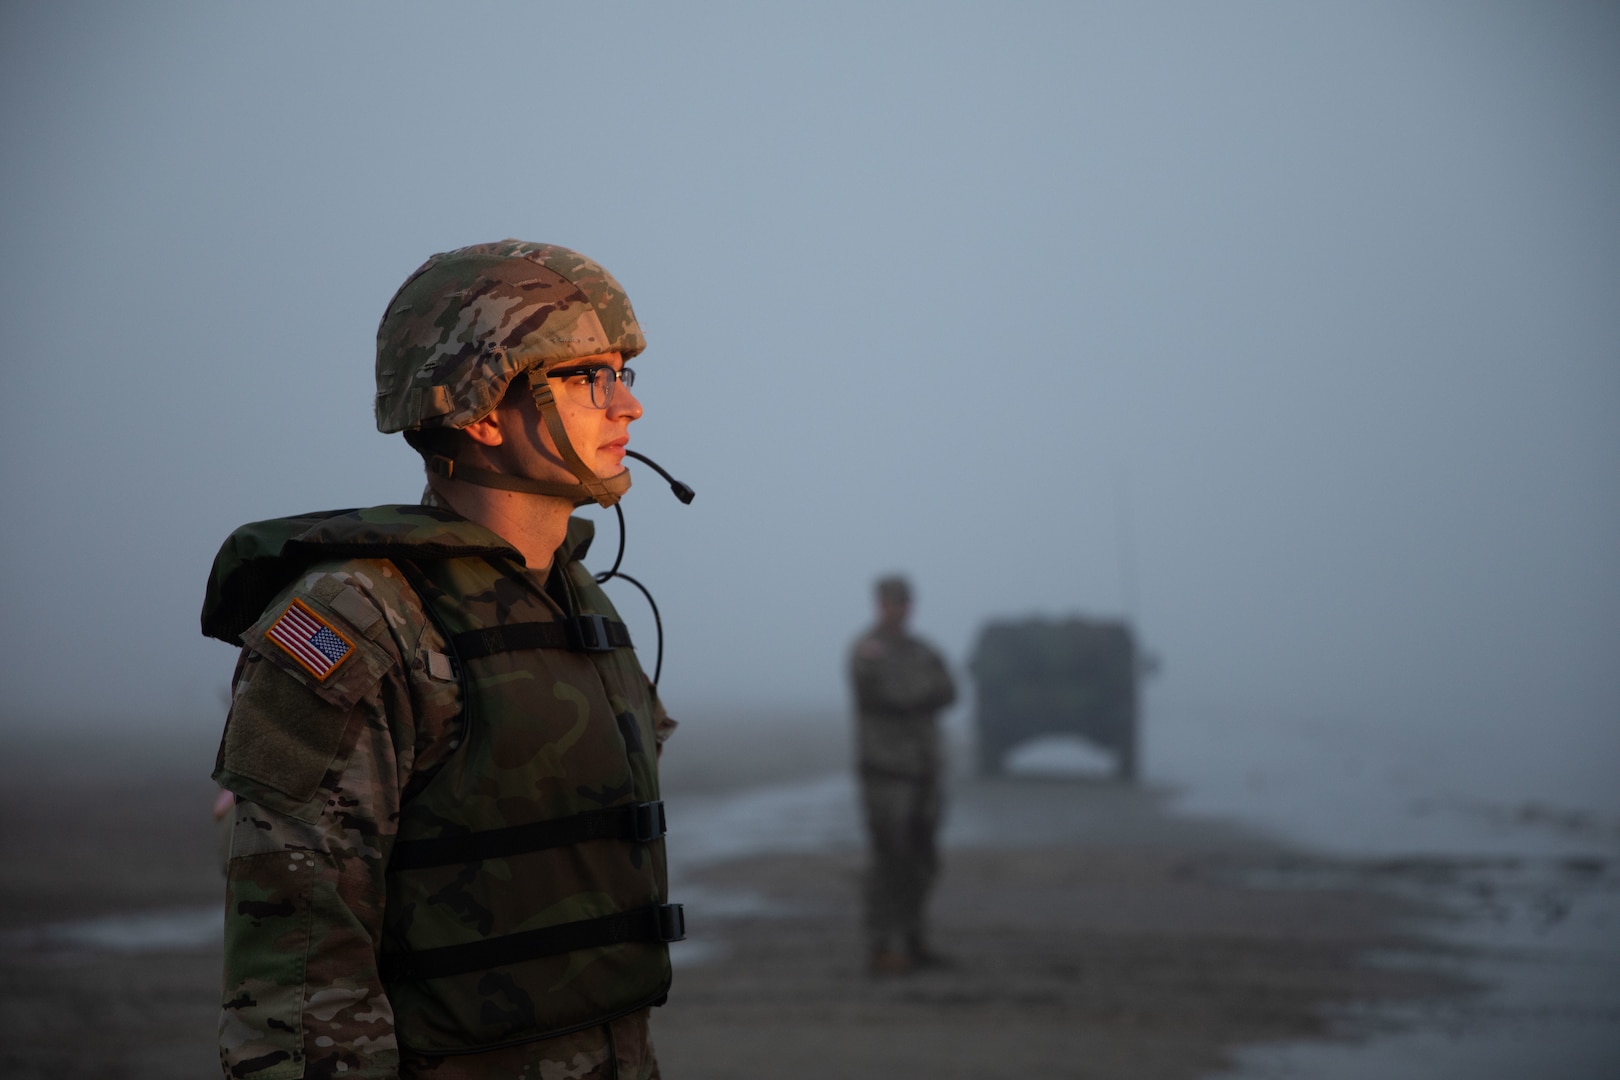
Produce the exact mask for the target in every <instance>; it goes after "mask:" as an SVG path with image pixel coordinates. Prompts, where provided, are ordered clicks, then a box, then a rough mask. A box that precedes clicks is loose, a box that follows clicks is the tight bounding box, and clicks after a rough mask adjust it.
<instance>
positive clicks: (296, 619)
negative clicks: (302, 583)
mask: <svg viewBox="0 0 1620 1080" xmlns="http://www.w3.org/2000/svg"><path fill="white" fill-rule="evenodd" d="M265 636H266V637H268V638H269V639H270V640H271V641H273V642H275V643H276V644H277V645H280V646H281V647H282V648H283V649H285V650H286V652H287V655H288V656H291V657H292V658H293V659H294V660H296V661H298V663H299V664H301V665H302V666H303V667H304V669H305V670H306V671H308V672H309V673H310V674H311V675H313V676H315V677H316V678H317V679H320V680H322V681H324V680H325V679H326V677H327V676H328V675H330V674H332V672H334V671H336V670H337V669H338V667H339V665H341V664H342V663H343V661H345V660H347V659H348V658H349V657H350V656H352V655H354V642H352V641H350V640H349V639H348V638H346V637H344V636H343V635H342V634H341V633H340V632H339V631H338V630H337V628H336V627H334V626H333V625H332V624H331V623H329V622H327V621H326V620H325V619H323V618H321V616H320V615H318V614H316V613H315V611H314V609H313V608H311V607H310V606H309V605H307V604H305V603H304V602H303V601H302V600H299V599H297V598H296V597H294V599H293V601H292V603H290V604H288V605H287V610H286V611H284V612H282V613H281V618H279V619H277V620H276V621H275V622H274V623H271V624H270V629H268V630H266V631H265Z"/></svg>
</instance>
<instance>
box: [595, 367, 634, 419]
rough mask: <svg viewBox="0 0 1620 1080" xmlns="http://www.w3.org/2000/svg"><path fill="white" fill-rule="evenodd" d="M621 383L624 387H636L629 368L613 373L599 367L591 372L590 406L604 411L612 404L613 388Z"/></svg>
mask: <svg viewBox="0 0 1620 1080" xmlns="http://www.w3.org/2000/svg"><path fill="white" fill-rule="evenodd" d="M621 382H622V383H624V385H625V386H634V385H636V373H635V372H634V371H631V370H630V369H629V368H625V369H624V370H622V371H614V370H613V369H612V368H610V367H599V368H597V369H596V370H595V371H593V372H591V405H592V406H594V407H595V408H598V409H605V408H607V407H608V406H609V405H611V404H613V390H614V387H615V386H617V385H618V384H619V383H621Z"/></svg>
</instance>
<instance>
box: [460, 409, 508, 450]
mask: <svg viewBox="0 0 1620 1080" xmlns="http://www.w3.org/2000/svg"><path fill="white" fill-rule="evenodd" d="M500 412H501V410H499V409H494V410H492V411H491V412H490V413H489V415H488V416H483V417H480V418H479V419H477V420H474V421H473V422H472V423H470V424H468V425H467V426H466V427H464V428H462V429H461V431H462V434H464V435H466V436H467V438H469V439H471V440H472V441H473V442H475V443H478V444H480V445H482V446H499V445H501V443H503V442H505V441H506V436H505V434H504V433H503V431H502V424H501V416H500Z"/></svg>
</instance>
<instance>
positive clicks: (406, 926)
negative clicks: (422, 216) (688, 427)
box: [203, 240, 681, 1080]
mask: <svg viewBox="0 0 1620 1080" xmlns="http://www.w3.org/2000/svg"><path fill="white" fill-rule="evenodd" d="M644 344H645V343H644V341H643V338H642V334H641V329H640V327H639V325H638V324H637V322H636V318H635V314H634V312H633V311H632V310H631V307H630V304H629V301H628V299H627V298H626V296H625V295H624V291H623V290H622V289H621V288H620V287H619V284H618V282H616V281H615V280H614V279H613V278H612V277H611V276H610V275H609V274H608V273H607V272H606V271H605V270H604V269H602V267H600V266H598V265H597V264H596V263H594V262H592V261H591V260H590V259H587V258H585V257H583V256H581V255H579V254H578V253H576V252H573V251H569V250H568V249H566V248H560V247H554V246H551V245H545V244H530V243H523V242H519V241H510V240H509V241H504V242H501V243H495V244H484V245H478V246H475V247H468V248H461V249H459V250H456V251H451V252H447V253H444V254H441V255H435V256H434V257H433V258H431V259H429V260H428V261H427V262H426V263H425V264H424V265H423V266H422V267H421V268H420V269H418V270H417V271H416V272H415V273H414V274H413V275H411V277H410V278H409V279H407V280H406V282H405V284H404V285H402V286H401V287H400V289H399V291H398V293H396V294H395V296H394V298H393V300H392V302H391V303H390V304H389V305H388V308H387V311H386V312H385V314H384V316H383V319H382V322H381V325H380V326H379V328H378V334H377V399H376V416H377V426H378V428H379V429H380V430H382V431H384V432H396V431H403V432H404V433H405V438H406V440H407V441H408V442H409V443H410V444H411V446H413V447H414V448H415V449H416V450H417V451H418V452H419V453H421V454H422V456H423V458H424V460H425V463H426V466H427V471H428V490H427V492H426V494H425V496H424V499H423V503H422V505H411V506H380V507H373V508H370V509H366V510H354V511H339V512H335V513H324V514H311V515H307V516H305V517H301V518H289V519H281V520H277V521H266V522H259V523H256V524H253V525H247V526H243V527H242V528H241V529H238V530H237V531H236V532H235V533H234V534H233V535H232V536H231V538H230V539H229V540H227V541H226V544H225V546H224V547H223V548H222V550H221V552H220V555H219V557H218V559H217V560H216V562H215V566H214V573H213V576H212V578H211V580H210V582H209V591H208V600H207V602H206V605H205V607H204V611H203V629H204V632H205V633H208V634H210V635H211V636H215V637H219V638H220V639H222V640H226V641H232V642H233V643H239V644H241V645H242V652H241V656H240V660H239V661H238V664H237V671H236V677H235V682H234V688H233V698H232V704H231V711H230V716H229V719H228V721H227V725H226V729H225V735H224V738H223V740H222V743H221V746H220V752H219V759H218V765H217V769H216V772H215V778H216V779H217V780H218V781H219V783H220V784H221V785H222V786H224V787H225V788H228V789H229V790H230V791H231V792H234V793H235V796H236V803H235V807H234V810H233V813H234V815H235V826H234V833H233V838H232V845H231V857H230V863H229V871H228V887H227V888H228V892H227V896H228V907H227V912H226V927H225V991H224V994H225V996H224V1009H223V1012H222V1016H221V1022H220V1057H221V1061H222V1063H223V1066H224V1070H225V1074H226V1076H228V1077H236V1078H254V1080H282V1078H289V1077H306V1076H307V1077H336V1076H342V1077H368V1078H370V1077H382V1078H394V1077H432V1078H435V1080H464V1078H465V1080H471V1078H474V1077H477V1078H484V1077H494V1076H510V1077H517V1076H523V1077H534V1078H539V1077H553V1076H555V1077H563V1076H566V1077H570V1078H582V1077H588V1078H598V1077H603V1078H606V1077H624V1078H627V1080H628V1078H647V1077H655V1076H657V1075H658V1066H657V1062H656V1060H655V1057H654V1054H653V1048H652V1044H651V1041H650V1039H649V1036H648V1009H649V1007H650V1006H653V1005H657V1004H661V1003H662V1001H663V999H664V997H665V994H666V993H667V991H668V988H669V983H670V967H669V950H668V945H667V942H668V941H671V940H677V939H678V938H679V937H680V936H681V918H680V915H681V912H680V909H679V906H678V905H672V904H670V903H669V902H668V897H667V895H666V874H665V865H664V845H663V839H662V836H663V829H664V827H663V804H662V803H661V802H660V801H659V793H658V765H657V751H658V749H659V748H660V747H661V744H662V741H663V739H664V737H665V736H666V735H667V734H668V732H669V731H670V730H671V729H672V728H673V727H674V723H673V721H670V720H669V719H668V718H667V717H666V716H665V714H664V712H663V709H662V707H661V706H660V704H659V701H658V697H657V692H656V689H655V688H654V686H653V684H652V683H651V682H650V681H649V680H648V678H647V677H646V675H645V674H644V673H643V672H642V669H641V667H640V665H639V664H638V662H637V660H636V655H635V653H634V652H633V651H632V650H631V649H630V648H629V647H628V646H629V636H628V633H627V632H626V630H625V628H624V626H623V624H622V623H621V622H619V620H618V616H617V613H616V612H615V611H614V609H613V605H612V604H611V603H610V602H609V601H608V599H607V597H606V596H605V595H604V594H603V592H602V590H601V589H600V588H599V586H598V582H597V580H596V579H595V578H593V576H592V574H591V573H590V572H588V571H587V570H586V569H585V568H584V566H583V565H582V563H581V562H580V559H581V558H582V557H583V556H584V554H585V552H586V549H587V548H588V546H589V545H590V542H591V538H592V528H591V525H590V523H589V522H586V521H584V520H579V519H572V518H571V517H570V514H571V512H572V510H573V509H574V507H576V506H579V505H583V504H585V503H588V502H592V501H594V502H597V503H599V504H601V505H603V506H610V505H613V504H614V503H615V502H616V501H617V499H618V498H619V496H620V495H622V494H623V493H624V491H625V490H626V489H627V488H628V487H629V482H630V477H629V473H628V472H627V471H626V470H625V468H624V465H623V458H624V456H625V454H626V452H627V450H626V446H627V444H628V441H629V436H628V428H629V425H630V423H631V422H632V421H634V420H636V419H637V418H638V417H640V416H641V414H642V408H641V404H640V402H639V401H637V399H636V398H635V396H634V395H633V394H632V393H631V383H632V377H633V373H632V371H631V370H630V369H629V368H626V367H625V366H624V364H625V361H627V360H629V359H630V358H631V357H633V356H635V355H636V354H637V353H639V352H641V350H642V348H643V347H644Z"/></svg>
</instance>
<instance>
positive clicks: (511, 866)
mask: <svg viewBox="0 0 1620 1080" xmlns="http://www.w3.org/2000/svg"><path fill="white" fill-rule="evenodd" d="M590 529H591V526H590V523H589V522H584V521H577V520H576V521H571V522H570V523H569V538H568V541H567V542H565V543H564V545H563V547H562V548H561V549H560V550H559V553H558V567H557V569H555V570H554V572H553V575H552V578H551V581H550V582H549V583H548V585H547V589H546V590H545V591H542V590H541V589H540V588H539V586H538V582H537V581H536V579H535V578H534V576H533V575H530V574H527V573H525V572H524V570H523V568H522V566H521V564H519V563H518V562H517V561H516V554H515V552H513V551H512V549H511V548H510V547H508V546H507V545H506V544H505V543H504V542H502V541H501V540H500V538H499V537H497V536H495V535H494V534H493V533H490V532H488V531H487V530H485V529H483V528H482V527H480V526H477V525H474V524H472V523H470V522H467V521H465V520H463V519H461V518H459V517H457V516H456V515H454V514H451V513H449V512H447V511H442V510H437V509H433V508H429V507H416V506H410V507H405V506H399V507H376V508H373V509H371V510H359V511H340V512H336V513H335V514H332V515H326V514H317V515H308V516H306V517H302V518H288V519H280V520H278V521H273V522H261V523H258V524H257V525H253V526H244V528H243V529H241V530H238V533H237V534H236V535H234V536H233V537H232V540H231V541H230V542H227V545H226V549H225V550H224V551H222V552H221V555H220V559H221V560H222V561H227V562H228V561H230V560H231V559H233V558H234V559H235V560H236V561H237V563H239V565H237V566H235V567H233V568H226V569H227V572H225V573H221V569H222V568H221V567H220V566H219V565H218V564H216V574H215V578H214V581H213V582H212V583H211V585H210V600H209V605H208V606H207V607H205V609H204V632H205V633H209V634H210V635H211V636H215V637H221V638H222V639H223V638H224V637H225V634H224V632H225V631H229V630H230V629H231V627H232V626H234V625H235V623H236V622H239V621H240V619H241V617H242V615H241V613H243V612H246V611H247V610H250V609H251V608H252V606H253V604H254V603H255V602H257V598H258V597H259V596H262V595H263V591H264V590H265V589H266V588H270V587H271V586H272V585H275V587H276V588H280V587H281V586H280V585H276V584H275V583H276V582H281V583H282V584H284V583H285V582H287V581H290V580H291V578H292V576H293V575H295V574H296V573H297V572H298V571H299V569H301V568H302V567H305V566H308V565H309V564H310V563H311V562H313V561H316V560H318V559H323V558H331V557H362V558H386V559H389V560H391V561H393V563H394V564H395V565H396V566H397V567H398V568H399V569H400V571H401V572H402V573H403V574H404V575H405V577H406V579H407V580H409V581H410V582H411V584H412V586H413V587H414V588H415V590H416V592H417V593H418V595H419V596H420V598H421V600H422V603H423V606H424V608H425V609H426V610H427V611H428V613H429V615H430V617H431V618H432V619H433V621H434V622H435V623H437V624H438V627H439V629H440V631H441V633H443V635H444V637H445V640H446V642H447V643H448V645H449V649H450V653H451V656H452V662H453V664H454V665H455V667H456V669H457V674H458V677H459V679H460V682H461V686H462V702H463V708H462V715H461V738H460V739H459V746H457V748H456V751H455V753H454V754H453V755H452V756H451V757H450V758H449V759H448V760H447V761H446V762H445V763H444V764H443V765H442V766H441V767H440V768H439V769H438V771H437V772H435V773H434V774H433V775H432V777H431V778H429V779H427V780H426V782H425V783H422V782H421V781H420V780H418V781H417V782H416V783H413V785H412V787H413V794H411V796H410V797H409V800H408V801H407V802H406V804H405V806H404V807H403V809H402V811H401V815H400V822H399V831H398V834H397V837H396V840H395V843H394V847H393V851H392V853H391V856H390V860H389V865H388V895H387V905H386V909H385V914H384V941H383V946H382V954H381V967H382V976H383V980H384V982H385V983H386V984H387V988H388V996H389V999H390V1001H391V1002H392V1004H393V1009H394V1022H395V1030H396V1033H397V1035H398V1037H399V1041H400V1043H401V1045H402V1046H403V1047H405V1048H408V1049H409V1050H412V1051H415V1052H418V1053H426V1054H457V1053H471V1052H475V1051H480V1050H487V1049H492V1048H495V1047H500V1046H507V1045H512V1044H516V1043H522V1042H527V1041H531V1040H534V1039H542V1038H549V1037H552V1036H556V1035H561V1034H565V1033H567V1032H570V1031H576V1030H579V1029H581V1028H585V1027H590V1026H593V1025H596V1024H600V1023H603V1022H604V1021H606V1020H609V1019H611V1018H613V1017H616V1016H621V1015H624V1014H626V1013H630V1012H633V1011H635V1010H638V1009H641V1008H645V1007H646V1006H648V1005H652V1004H657V1003H660V1002H661V1001H662V1000H663V998H664V997H665V995H666V993H667V992H668V989H669V983H670V966H669V949H668V944H667V943H668V942H669V941H673V940H679V939H680V937H682V936H683V929H682V925H681V910H680V906H679V905H672V904H669V903H668V902H667V875H666V870H665V863H664V843H663V839H662V837H663V832H664V824H663V804H662V802H661V801H659V792H658V770H657V761H656V743H655V740H654V727H653V725H654V717H653V712H654V707H653V700H652V695H651V691H650V688H649V685H648V683H647V678H646V676H645V674H643V672H642V670H641V668H640V666H639V664H637V662H636V660H635V655H634V653H633V652H632V651H631V649H630V641H629V635H628V633H627V632H626V631H625V629H624V626H623V624H622V623H620V622H618V620H617V614H616V612H615V611H614V609H613V606H612V604H611V603H610V602H609V601H608V599H607V597H606V596H605V595H604V594H603V593H602V590H601V589H600V588H599V587H598V585H597V584H596V582H595V580H594V579H593V578H592V576H591V575H590V573H589V572H588V571H587V570H586V569H585V568H584V566H583V565H582V564H581V563H580V562H579V561H578V558H579V556H580V555H581V554H583V551H584V548H585V547H586V546H587V545H588V543H589V536H590ZM233 543H234V544H235V545H236V547H235V548H234V549H233V547H232V544H233ZM233 551H234V555H233V554H232V553H233ZM232 569H234V571H235V572H234V573H232V572H229V571H230V570H232ZM548 594H549V595H548ZM272 595H274V594H273V593H272ZM266 602H268V601H266ZM262 607H263V604H260V608H261V609H262ZM233 611H234V612H236V614H235V617H234V619H232V618H230V617H228V614H227V613H229V612H233ZM559 611H560V612H562V614H559ZM210 612H213V615H214V624H213V625H212V626H211V625H210ZM252 618H257V613H256V612H255V613H254V614H253V616H252ZM249 621H250V622H251V619H250V620H249ZM238 632H239V631H238Z"/></svg>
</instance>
